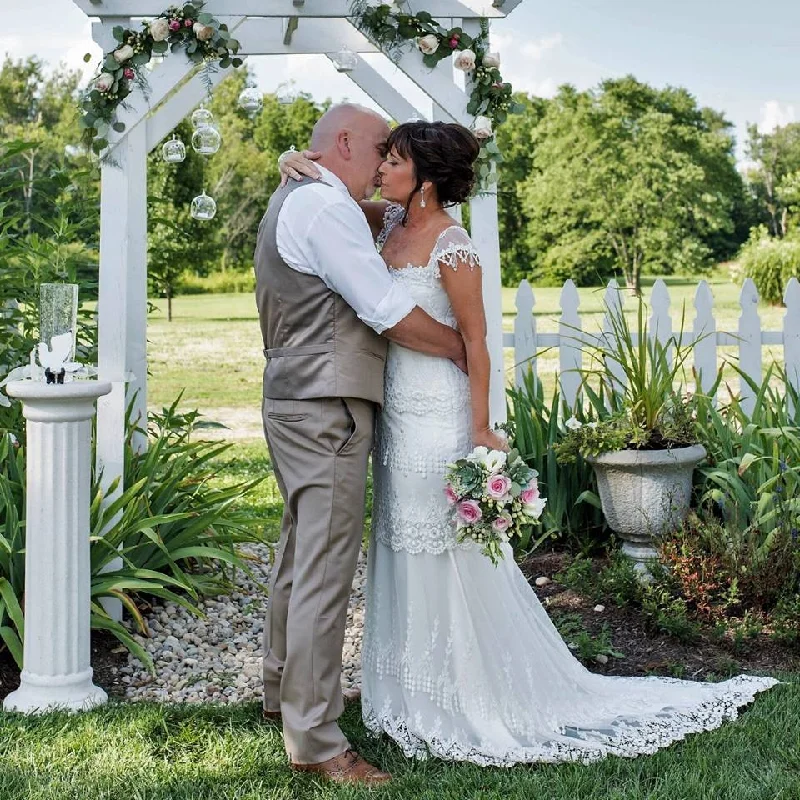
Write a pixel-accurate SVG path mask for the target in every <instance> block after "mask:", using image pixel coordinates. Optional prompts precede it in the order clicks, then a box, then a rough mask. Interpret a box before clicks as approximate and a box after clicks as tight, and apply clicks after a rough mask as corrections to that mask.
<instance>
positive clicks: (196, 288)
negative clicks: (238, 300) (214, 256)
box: [176, 270, 256, 294]
mask: <svg viewBox="0 0 800 800" xmlns="http://www.w3.org/2000/svg"><path fill="white" fill-rule="evenodd" d="M255 288H256V277H255V273H254V272H253V270H248V271H246V272H236V271H227V272H212V273H211V274H210V275H208V276H205V277H200V276H199V275H192V274H191V273H184V274H183V275H181V277H180V279H179V280H178V285H177V288H176V294H252V293H253V292H254V291H255Z"/></svg>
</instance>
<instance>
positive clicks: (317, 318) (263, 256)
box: [255, 178, 386, 403]
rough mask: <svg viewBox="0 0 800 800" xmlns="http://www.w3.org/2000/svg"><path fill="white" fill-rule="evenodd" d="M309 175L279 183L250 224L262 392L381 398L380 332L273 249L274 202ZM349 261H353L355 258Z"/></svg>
mask: <svg viewBox="0 0 800 800" xmlns="http://www.w3.org/2000/svg"><path fill="white" fill-rule="evenodd" d="M310 182H311V179H309V178H306V179H305V180H302V181H289V183H288V184H287V185H286V186H285V187H283V188H279V189H278V190H277V191H276V192H275V193H274V194H273V195H272V197H271V198H270V201H269V206H268V208H267V212H266V214H264V218H263V219H262V220H261V224H260V225H259V228H258V241H257V244H256V254H255V271H256V303H257V305H258V316H259V319H260V321H261V334H262V336H263V339H264V355H265V356H266V358H267V366H266V367H265V368H264V397H267V398H270V399H272V400H311V399H314V398H320V397H357V398H360V399H362V400H370V401H372V402H373V403H383V366H384V362H385V360H386V340H385V339H383V338H382V337H381V336H379V335H378V334H377V333H375V331H373V330H372V328H370V327H368V326H367V325H365V324H364V323H363V322H362V321H361V320H360V319H359V318H358V316H357V315H356V312H355V311H353V309H352V308H350V306H349V305H347V303H346V302H345V301H344V300H343V299H342V298H341V296H339V295H338V294H336V293H335V292H333V291H331V290H330V289H329V288H328V287H327V286H326V285H325V283H324V282H323V281H322V279H321V278H318V277H317V276H315V275H305V274H303V273H302V272H298V271H297V270H294V269H292V268H291V267H290V266H288V265H287V264H286V262H285V261H284V260H283V259H282V258H281V256H280V253H279V252H278V245H277V240H276V233H277V228H278V214H279V213H280V210H281V207H282V206H283V204H284V202H285V200H286V198H287V197H288V196H289V194H290V193H291V192H293V191H297V189H299V188H300V187H301V186H304V185H305V184H307V183H310ZM364 244H365V246H366V245H367V243H366V242H365V243H364ZM350 267H351V268H352V269H358V264H352V265H350Z"/></svg>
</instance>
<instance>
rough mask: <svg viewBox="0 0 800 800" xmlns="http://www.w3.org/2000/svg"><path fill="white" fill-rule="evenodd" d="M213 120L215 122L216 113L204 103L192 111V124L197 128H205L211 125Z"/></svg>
mask: <svg viewBox="0 0 800 800" xmlns="http://www.w3.org/2000/svg"><path fill="white" fill-rule="evenodd" d="M212 122H214V115H213V114H212V113H211V112H210V111H209V110H208V109H207V108H206V107H205V106H204V105H201V106H200V108H196V109H195V110H194V111H193V112H192V125H193V126H194V127H195V128H203V127H205V126H206V125H211V123H212Z"/></svg>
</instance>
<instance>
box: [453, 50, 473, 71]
mask: <svg viewBox="0 0 800 800" xmlns="http://www.w3.org/2000/svg"><path fill="white" fill-rule="evenodd" d="M476 61H477V59H476V56H475V53H474V52H473V51H472V50H461V51H460V52H458V53H456V55H455V58H454V59H453V64H454V65H455V67H456V68H457V69H460V70H462V71H463V72H472V71H473V70H474V69H475V64H476Z"/></svg>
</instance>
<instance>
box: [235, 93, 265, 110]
mask: <svg viewBox="0 0 800 800" xmlns="http://www.w3.org/2000/svg"><path fill="white" fill-rule="evenodd" d="M263 106H264V100H263V99H262V97H261V92H260V91H259V90H258V88H257V87H255V86H248V87H247V88H245V89H243V90H242V93H241V94H240V95H239V108H241V109H242V111H244V112H245V113H247V114H250V115H251V116H253V115H255V114H258V112H259V111H261V109H262V108H263Z"/></svg>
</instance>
